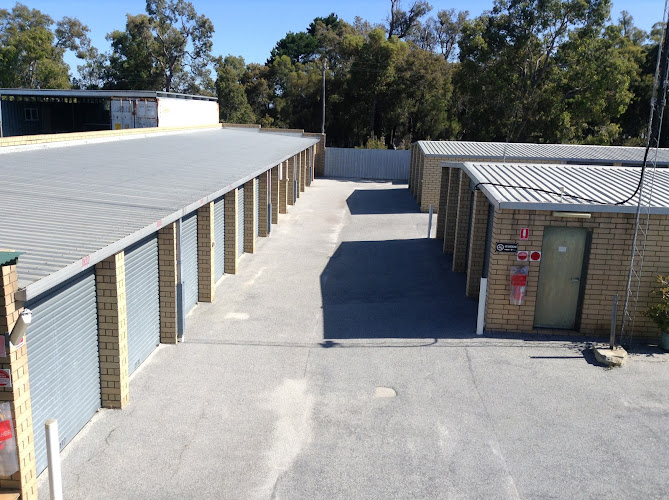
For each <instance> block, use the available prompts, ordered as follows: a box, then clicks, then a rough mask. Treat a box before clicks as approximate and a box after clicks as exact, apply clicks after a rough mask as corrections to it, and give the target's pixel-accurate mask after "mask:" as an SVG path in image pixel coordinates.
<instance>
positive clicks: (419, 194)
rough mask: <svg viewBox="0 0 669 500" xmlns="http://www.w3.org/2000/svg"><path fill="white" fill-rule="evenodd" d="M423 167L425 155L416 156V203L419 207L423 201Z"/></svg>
mask: <svg viewBox="0 0 669 500" xmlns="http://www.w3.org/2000/svg"><path fill="white" fill-rule="evenodd" d="M424 166H425V155H423V154H421V155H419V156H418V165H417V166H416V169H417V170H418V178H417V179H416V180H417V182H416V201H417V202H418V205H419V206H420V205H421V202H422V200H423V169H424Z"/></svg>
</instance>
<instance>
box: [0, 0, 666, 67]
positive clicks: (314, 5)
mask: <svg viewBox="0 0 669 500" xmlns="http://www.w3.org/2000/svg"><path fill="white" fill-rule="evenodd" d="M192 1H193V4H194V5H195V8H196V9H197V11H198V13H200V14H204V15H206V16H207V17H209V18H210V19H211V20H212V22H213V23H214V28H215V29H216V33H215V34H214V38H213V41H214V50H213V53H214V55H219V54H220V55H224V56H225V55H227V54H232V55H235V56H239V55H241V56H243V57H244V59H245V60H246V62H258V63H264V62H265V61H266V60H267V58H268V57H269V52H270V50H271V49H272V47H274V44H275V43H276V42H277V41H278V40H280V39H281V38H282V37H283V36H284V35H285V34H286V33H287V32H288V31H293V32H295V31H302V30H304V29H305V28H306V27H307V26H308V25H309V23H310V22H311V21H312V20H313V19H314V18H315V17H319V16H327V15H328V14H329V13H330V12H336V13H337V15H338V16H339V17H342V18H343V19H344V20H346V21H348V22H353V19H354V18H355V16H360V17H362V18H364V19H366V20H368V21H370V22H372V23H382V22H384V20H385V18H386V16H387V14H388V10H389V5H390V0H364V1H361V0H338V1H336V2H332V1H329V2H326V1H318V0H309V1H305V0H292V1H290V0H284V1H276V0H245V1H244V0H242V1H239V0H238V1H230V0H192ZM0 3H2V4H4V5H3V6H5V7H9V6H11V5H13V3H11V2H7V1H6V0H3V1H2V2H0ZM23 3H25V4H26V5H28V6H29V7H31V8H36V9H39V10H41V11H43V12H44V13H46V14H49V15H50V16H51V17H53V18H54V19H60V18H61V17H63V16H72V17H77V18H79V19H80V20H81V21H82V22H83V23H84V24H86V25H88V27H89V28H90V29H91V38H92V40H93V44H94V45H95V46H96V47H97V48H98V49H99V50H100V51H101V52H107V51H108V50H109V44H108V42H107V41H106V40H105V35H106V34H107V33H109V32H110V31H113V30H115V29H123V28H124V26H125V15H126V13H130V14H139V13H142V12H144V5H145V2H144V1H143V0H115V1H113V2H110V1H107V0H104V1H103V0H88V1H84V0H23ZM430 3H431V4H432V6H433V12H432V14H434V13H436V12H437V11H439V10H442V9H448V8H455V9H456V10H464V9H466V10H469V12H470V17H471V16H476V15H478V14H480V13H481V12H483V11H484V10H486V9H489V8H490V7H491V6H492V0H469V1H467V2H453V1H442V0H439V1H437V0H434V1H431V2H430ZM409 4H410V0H404V5H409ZM663 7H664V2H663V1H662V0H614V1H613V9H612V17H613V18H614V19H617V18H618V16H619V14H620V11H621V10H627V11H628V12H630V13H631V14H632V16H633V17H634V20H635V23H636V25H637V26H639V27H640V28H642V29H645V30H647V31H648V30H650V27H651V26H652V25H653V23H655V22H658V21H661V20H662V8H663ZM66 61H67V62H68V63H69V64H70V67H71V68H72V70H73V71H75V70H76V64H77V59H76V58H75V57H74V56H73V55H72V54H68V56H67V57H66Z"/></svg>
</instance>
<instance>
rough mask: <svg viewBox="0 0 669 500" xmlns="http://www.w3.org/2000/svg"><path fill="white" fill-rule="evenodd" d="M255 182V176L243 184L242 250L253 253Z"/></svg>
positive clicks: (254, 246)
mask: <svg viewBox="0 0 669 500" xmlns="http://www.w3.org/2000/svg"><path fill="white" fill-rule="evenodd" d="M256 182H258V179H257V178H253V179H251V180H250V181H248V182H247V183H246V184H244V252H246V253H255V251H256V236H255V222H256V218H255V214H254V212H255V210H254V209H255V202H256V189H255V188H256Z"/></svg>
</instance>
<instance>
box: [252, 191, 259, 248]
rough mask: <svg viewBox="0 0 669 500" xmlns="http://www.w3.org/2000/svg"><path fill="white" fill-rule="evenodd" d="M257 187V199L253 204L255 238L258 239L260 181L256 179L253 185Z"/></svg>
mask: <svg viewBox="0 0 669 500" xmlns="http://www.w3.org/2000/svg"><path fill="white" fill-rule="evenodd" d="M253 184H254V185H255V186H254V188H255V198H254V202H255V203H254V204H253V221H254V222H253V237H254V238H257V237H258V227H259V226H258V211H259V210H260V179H256V180H255V182H254V183H253Z"/></svg>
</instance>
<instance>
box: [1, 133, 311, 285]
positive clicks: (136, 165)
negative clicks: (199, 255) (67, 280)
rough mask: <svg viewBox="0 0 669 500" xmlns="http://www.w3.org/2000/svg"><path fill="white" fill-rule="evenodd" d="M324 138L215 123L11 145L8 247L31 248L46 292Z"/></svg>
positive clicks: (33, 271) (6, 158)
mask: <svg viewBox="0 0 669 500" xmlns="http://www.w3.org/2000/svg"><path fill="white" fill-rule="evenodd" d="M318 140H319V139H318V138H309V137H304V138H301V137H300V138H298V137H289V136H285V135H278V134H277V135H273V134H257V133H252V132H247V131H244V130H242V129H238V130H233V129H215V130H202V131H196V132H193V131H191V132H189V133H172V134H164V135H159V136H146V137H144V138H142V139H141V140H127V141H126V140H120V141H119V140H115V141H112V142H103V143H99V142H98V143H93V144H80V145H72V146H65V147H59V148H56V149H36V148H28V150H24V151H17V150H16V149H15V150H14V152H8V153H3V154H2V155H0V160H1V161H0V228H1V229H0V247H8V248H14V249H16V250H21V251H24V252H26V253H25V255H23V256H22V257H21V258H20V259H19V265H18V273H19V285H20V286H21V287H26V286H28V289H27V290H26V294H27V296H34V295H37V294H38V293H41V292H43V291H45V290H46V289H48V288H50V287H51V286H53V285H54V284H57V283H58V282H60V281H62V279H63V277H69V275H71V274H73V272H75V271H80V270H81V268H82V267H83V268H85V267H88V266H90V265H93V264H94V263H95V262H99V261H100V260H102V259H104V258H106V257H108V256H109V255H113V254H114V253H116V252H118V251H120V250H121V249H123V248H125V247H126V246H128V245H129V244H130V243H132V242H134V241H136V240H138V239H139V238H141V237H143V236H145V235H147V234H149V233H151V232H154V231H156V230H157V228H158V227H160V226H161V225H165V224H169V223H171V222H172V221H174V220H176V219H178V218H179V217H180V216H181V215H183V214H185V213H189V212H191V211H193V210H195V209H197V208H198V207H199V206H201V205H203V204H204V203H207V202H209V201H211V200H213V199H215V198H218V197H219V196H221V195H222V194H224V193H225V192H227V191H230V190H231V189H233V188H235V187H237V186H239V185H241V184H243V183H244V182H246V181H248V180H249V179H251V178H253V177H255V176H257V175H259V174H260V173H262V172H264V171H266V170H267V169H269V168H271V167H273V166H275V165H277V164H279V163H280V162H282V161H284V160H286V159H288V158H290V157H292V156H293V155H295V154H297V153H299V152H300V151H302V150H304V149H306V148H308V147H310V146H312V145H314V144H316V143H317V142H318ZM82 259H83V260H82Z"/></svg>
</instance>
